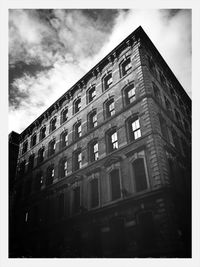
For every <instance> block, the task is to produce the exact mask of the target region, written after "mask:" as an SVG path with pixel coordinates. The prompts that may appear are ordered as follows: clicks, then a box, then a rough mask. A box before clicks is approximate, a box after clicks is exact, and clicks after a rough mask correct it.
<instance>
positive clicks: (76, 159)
mask: <svg viewBox="0 0 200 267" xmlns="http://www.w3.org/2000/svg"><path fill="white" fill-rule="evenodd" d="M81 167H82V153H81V149H77V150H76V151H74V153H73V169H74V171H76V170H79V169H80V168H81Z"/></svg>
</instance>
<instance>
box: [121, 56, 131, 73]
mask: <svg viewBox="0 0 200 267" xmlns="http://www.w3.org/2000/svg"><path fill="white" fill-rule="evenodd" d="M127 61H129V62H128V64H127ZM127 66H129V68H128V69H126V67H127ZM131 69H132V61H131V57H130V56H128V57H126V58H125V59H124V60H122V62H121V63H120V75H121V77H124V76H125V75H126V74H128V73H129V72H130V70H131Z"/></svg>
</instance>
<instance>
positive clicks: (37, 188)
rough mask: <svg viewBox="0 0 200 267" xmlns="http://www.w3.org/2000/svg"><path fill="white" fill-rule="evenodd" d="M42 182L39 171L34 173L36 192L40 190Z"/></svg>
mask: <svg viewBox="0 0 200 267" xmlns="http://www.w3.org/2000/svg"><path fill="white" fill-rule="evenodd" d="M43 183H44V177H43V173H42V171H41V172H39V173H38V174H37V175H36V179H35V191H36V192H37V191H40V190H41V187H42V185H43Z"/></svg>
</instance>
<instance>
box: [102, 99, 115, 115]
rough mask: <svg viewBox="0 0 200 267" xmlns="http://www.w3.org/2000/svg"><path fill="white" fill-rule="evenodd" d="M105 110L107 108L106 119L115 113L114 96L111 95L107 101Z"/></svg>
mask: <svg viewBox="0 0 200 267" xmlns="http://www.w3.org/2000/svg"><path fill="white" fill-rule="evenodd" d="M104 110H105V118H106V119H107V118H110V117H111V116H113V115H115V103H114V98H113V97H111V98H109V99H107V100H106V101H105V103H104Z"/></svg>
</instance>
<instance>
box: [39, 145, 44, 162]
mask: <svg viewBox="0 0 200 267" xmlns="http://www.w3.org/2000/svg"><path fill="white" fill-rule="evenodd" d="M43 160H44V147H41V148H40V149H39V150H38V163H41V162H43Z"/></svg>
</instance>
